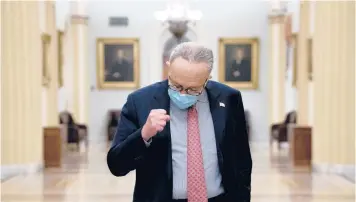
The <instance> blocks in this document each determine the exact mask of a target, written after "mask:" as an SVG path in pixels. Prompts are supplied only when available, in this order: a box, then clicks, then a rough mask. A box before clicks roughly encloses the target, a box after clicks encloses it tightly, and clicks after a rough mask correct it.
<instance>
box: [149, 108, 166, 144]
mask: <svg viewBox="0 0 356 202" xmlns="http://www.w3.org/2000/svg"><path fill="white" fill-rule="evenodd" d="M169 118H170V117H169V115H167V112H166V110H164V109H153V110H151V112H150V114H149V115H148V118H147V121H146V123H145V125H144V126H143V128H142V138H143V139H144V140H145V141H148V140H149V139H150V138H152V137H153V136H155V135H156V134H157V133H158V132H161V131H162V130H163V128H164V127H165V126H166V123H167V121H169Z"/></svg>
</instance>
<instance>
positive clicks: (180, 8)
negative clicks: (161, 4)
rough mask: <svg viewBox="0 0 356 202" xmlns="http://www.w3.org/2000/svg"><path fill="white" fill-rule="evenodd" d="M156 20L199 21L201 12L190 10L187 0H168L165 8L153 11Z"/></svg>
mask: <svg viewBox="0 0 356 202" xmlns="http://www.w3.org/2000/svg"><path fill="white" fill-rule="evenodd" d="M154 16H155V18H156V19H157V20H159V21H161V22H162V23H167V22H168V23H169V22H177V21H178V22H186V23H188V22H192V23H195V22H196V21H199V20H200V19H201V18H202V16H203V14H202V12H201V11H200V10H191V9H189V5H188V3H187V0H170V1H169V2H168V4H167V8H166V9H165V10H163V11H157V12H155V13H154Z"/></svg>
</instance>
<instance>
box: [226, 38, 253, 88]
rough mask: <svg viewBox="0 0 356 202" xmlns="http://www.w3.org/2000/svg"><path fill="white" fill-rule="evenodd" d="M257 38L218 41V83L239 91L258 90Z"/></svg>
mask: <svg viewBox="0 0 356 202" xmlns="http://www.w3.org/2000/svg"><path fill="white" fill-rule="evenodd" d="M258 50H259V41H258V39H257V38H220V39H219V81H220V82H222V83H225V84H226V85H228V86H231V87H233V88H239V89H256V88H258V65H259V62H258V60H259V51H258Z"/></svg>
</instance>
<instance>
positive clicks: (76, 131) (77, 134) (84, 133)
mask: <svg viewBox="0 0 356 202" xmlns="http://www.w3.org/2000/svg"><path fill="white" fill-rule="evenodd" d="M59 122H60V124H61V134H62V139H63V142H64V143H66V144H65V145H68V144H69V145H70V144H75V145H76V148H77V149H79V145H80V142H81V141H85V146H86V147H87V146H88V127H87V126H86V125H85V124H78V123H76V122H75V121H74V118H73V116H72V114H71V113H70V112H68V111H64V112H61V113H60V115H59Z"/></svg>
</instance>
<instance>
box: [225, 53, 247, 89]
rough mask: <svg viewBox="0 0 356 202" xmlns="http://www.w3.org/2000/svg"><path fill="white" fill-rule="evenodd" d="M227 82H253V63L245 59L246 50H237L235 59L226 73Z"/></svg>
mask: <svg viewBox="0 0 356 202" xmlns="http://www.w3.org/2000/svg"><path fill="white" fill-rule="evenodd" d="M225 79H226V81H239V82H241V81H242V82H245V81H251V62H250V60H248V59H247V58H246V57H245V50H244V48H237V49H236V55H235V59H234V60H232V61H231V62H230V63H229V65H228V67H227V71H226V78H225Z"/></svg>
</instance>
